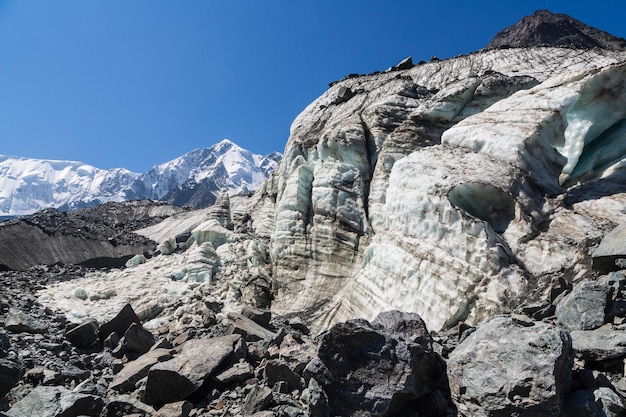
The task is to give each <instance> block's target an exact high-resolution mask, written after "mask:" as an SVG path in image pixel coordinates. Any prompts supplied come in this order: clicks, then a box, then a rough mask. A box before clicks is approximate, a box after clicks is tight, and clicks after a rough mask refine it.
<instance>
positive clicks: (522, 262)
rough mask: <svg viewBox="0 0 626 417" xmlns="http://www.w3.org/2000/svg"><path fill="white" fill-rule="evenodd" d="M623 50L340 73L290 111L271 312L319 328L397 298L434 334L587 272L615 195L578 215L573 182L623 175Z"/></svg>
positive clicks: (533, 51)
mask: <svg viewBox="0 0 626 417" xmlns="http://www.w3.org/2000/svg"><path fill="white" fill-rule="evenodd" d="M625 59H626V55H625V54H624V53H618V52H608V51H601V50H586V51H583V50H570V49H564V48H526V49H515V50H512V49H511V50H498V51H484V52H479V53H476V54H473V55H469V56H465V57H460V58H455V59H450V60H446V61H440V62H433V63H430V64H424V65H420V66H416V67H414V68H413V69H410V70H406V71H396V72H390V73H382V74H377V75H370V76H362V77H358V78H349V79H346V80H344V81H341V82H339V83H337V84H335V85H334V86H333V87H331V89H330V90H329V91H328V92H327V93H326V94H324V95H323V96H322V97H320V98H319V99H318V100H317V101H315V102H314V103H312V104H311V105H310V106H309V107H308V108H307V109H306V110H305V111H304V112H303V113H302V114H301V115H300V116H299V117H298V118H297V119H296V120H295V121H294V123H293V125H292V131H291V137H290V140H289V142H288V144H287V148H286V150H285V157H284V159H283V161H282V163H281V164H280V165H279V167H278V168H277V171H276V174H275V175H276V176H275V181H274V183H273V184H274V186H275V187H276V194H275V195H276V222H275V228H274V231H273V234H272V245H271V255H272V261H273V272H274V276H273V279H274V285H275V288H276V297H275V300H274V302H273V305H272V307H273V309H274V310H276V311H277V312H279V313H280V312H288V311H293V310H297V311H306V312H308V313H309V315H310V316H309V317H310V320H311V321H312V322H313V323H314V324H315V325H317V328H318V329H322V328H325V327H327V326H328V325H329V324H331V323H333V322H336V321H339V320H344V319H348V318H352V317H366V318H373V317H374V316H375V315H376V314H378V313H379V312H380V311H384V310H387V309H401V310H405V311H413V312H417V313H419V314H420V315H421V316H422V317H424V319H425V320H426V322H427V323H428V326H429V328H432V329H439V328H444V327H448V326H451V325H454V324H455V323H456V322H458V321H459V320H468V321H470V322H471V321H479V320H482V319H484V318H486V317H488V316H490V315H492V314H495V313H498V312H502V311H507V309H509V308H511V307H512V306H514V305H517V304H519V303H520V302H521V300H522V299H523V298H524V297H526V296H529V294H531V293H532V291H533V285H534V284H535V283H536V281H537V280H539V279H548V277H549V275H550V274H551V273H553V272H556V271H563V270H566V271H567V270H568V269H572V271H571V273H572V274H576V273H580V272H581V271H580V270H576V268H579V267H578V266H576V267H575V265H577V264H576V262H577V261H580V259H582V258H584V256H585V248H586V247H585V243H584V242H589V241H591V240H592V239H593V238H596V237H597V236H595V235H594V234H593V233H592V232H588V230H590V229H592V228H593V227H596V228H597V226H598V224H600V223H601V222H603V221H604V220H603V219H602V218H601V215H599V214H593V212H594V210H590V209H589V207H596V208H598V207H605V208H607V209H606V210H605V209H601V210H598V211H596V213H601V212H603V213H608V211H611V210H613V209H608V207H612V206H613V205H614V203H613V202H611V203H605V202H606V201H607V200H606V199H604V200H601V201H598V202H597V203H596V202H595V200H593V201H588V200H589V199H585V200H587V201H585V202H584V203H582V202H580V204H586V205H587V206H585V214H581V213H578V212H576V211H575V210H572V207H571V206H568V205H564V201H565V200H567V199H568V197H567V195H564V193H565V192H567V190H568V187H570V188H571V187H574V188H572V189H578V188H580V187H581V184H588V183H589V181H595V180H598V179H607V178H609V177H615V176H619V175H621V176H624V171H625V170H624V167H625V166H626V163H625V162H624V161H625V159H624V158H625V157H626V145H624V143H626V141H625V140H624V138H625V132H626V121H625V120H626V114H625V112H626V101H625V100H626V88H625V87H624V80H626V72H625V70H626V64H624V60H625ZM564 68H565V69H566V70H563V69H564ZM346 89H349V90H350V91H351V93H352V94H351V95H350V98H348V99H347V100H346V95H345V94H341V91H344V92H345V91H346ZM621 192H622V193H623V192H624V190H622V191H621ZM612 194H614V193H612ZM612 194H610V195H607V196H606V197H607V198H608V199H610V198H613V197H611V196H612ZM600 197H602V196H600ZM570 200H571V198H570ZM579 200H583V199H579ZM579 200H576V201H574V203H575V204H577V203H578V201H579ZM568 204H571V201H569V202H568ZM589 205H591V206H589ZM581 207H583V206H581ZM611 213H612V214H611V216H612V219H615V218H620V216H622V217H626V215H624V213H622V214H619V211H618V212H616V211H614V210H613V211H611ZM624 220H626V219H624ZM591 225H593V227H591ZM577 226H578V227H582V229H580V228H577ZM573 242H576V243H573ZM534 296H537V297H541V296H542V295H541V294H534Z"/></svg>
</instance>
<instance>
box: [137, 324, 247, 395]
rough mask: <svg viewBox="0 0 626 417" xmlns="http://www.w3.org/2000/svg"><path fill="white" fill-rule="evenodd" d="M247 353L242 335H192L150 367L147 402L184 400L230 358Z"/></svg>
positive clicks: (233, 358)
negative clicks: (173, 355) (177, 351)
mask: <svg viewBox="0 0 626 417" xmlns="http://www.w3.org/2000/svg"><path fill="white" fill-rule="evenodd" d="M244 355H245V343H244V342H243V340H242V339H241V336H240V335H227V336H222V337H215V338H211V339H192V340H189V341H187V342H185V343H184V344H183V345H182V346H181V348H180V352H179V353H178V354H177V355H176V356H175V357H174V358H173V359H170V360H168V361H165V362H160V363H157V364H156V365H154V366H153V367H152V368H150V370H149V371H148V379H147V380H146V390H145V394H144V402H145V403H147V404H151V405H163V404H168V403H173V402H177V401H182V400H184V399H186V398H188V397H189V396H190V395H192V394H194V393H195V392H196V391H197V390H198V389H200V388H201V387H202V386H203V385H204V383H205V382H206V381H207V380H208V378H209V377H211V376H212V375H213V373H214V372H215V371H216V370H217V369H218V367H220V366H221V365H223V364H224V363H225V362H226V361H227V360H233V361H235V360H236V359H239V358H240V357H242V356H244Z"/></svg>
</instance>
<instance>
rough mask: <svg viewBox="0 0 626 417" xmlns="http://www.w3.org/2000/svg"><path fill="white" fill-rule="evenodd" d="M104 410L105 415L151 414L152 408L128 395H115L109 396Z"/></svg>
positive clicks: (119, 416) (114, 416)
mask: <svg viewBox="0 0 626 417" xmlns="http://www.w3.org/2000/svg"><path fill="white" fill-rule="evenodd" d="M105 410H106V411H105V412H106V416H107V417H126V416H134V415H136V416H142V417H143V416H152V415H153V414H154V412H155V411H154V408H152V407H151V406H149V405H147V404H144V403H142V402H141V401H139V400H138V399H136V398H133V397H131V396H130V395H116V396H113V397H111V398H109V400H108V402H107V404H106V407H105Z"/></svg>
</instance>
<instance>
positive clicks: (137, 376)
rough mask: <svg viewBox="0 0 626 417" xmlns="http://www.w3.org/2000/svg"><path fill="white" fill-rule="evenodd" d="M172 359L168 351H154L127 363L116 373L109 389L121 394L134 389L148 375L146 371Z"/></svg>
mask: <svg viewBox="0 0 626 417" xmlns="http://www.w3.org/2000/svg"><path fill="white" fill-rule="evenodd" d="M171 358H172V355H171V354H170V350H169V349H155V350H151V351H150V352H148V353H146V354H144V355H141V356H140V357H139V358H138V359H136V360H134V361H131V362H128V363H127V364H126V366H124V368H122V370H121V371H120V372H118V373H117V374H116V375H115V377H113V381H111V385H110V388H111V389H112V390H115V391H118V392H119V393H121V394H123V393H125V392H129V391H132V390H134V389H135V385H136V384H137V382H139V381H140V380H141V379H143V378H145V377H146V376H147V375H148V371H149V370H150V368H151V367H152V366H154V365H156V364H157V363H159V362H163V361H166V360H169V359H171Z"/></svg>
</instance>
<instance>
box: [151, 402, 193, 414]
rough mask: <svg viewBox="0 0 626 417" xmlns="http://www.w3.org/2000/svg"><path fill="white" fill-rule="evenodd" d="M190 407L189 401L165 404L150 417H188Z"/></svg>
mask: <svg viewBox="0 0 626 417" xmlns="http://www.w3.org/2000/svg"><path fill="white" fill-rule="evenodd" d="M192 407H193V405H192V404H191V403H190V402H189V401H179V402H176V403H171V404H165V405H164V406H163V407H161V408H160V409H159V411H157V412H156V413H155V414H153V415H152V417H188V416H189V413H190V412H191V409H192Z"/></svg>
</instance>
